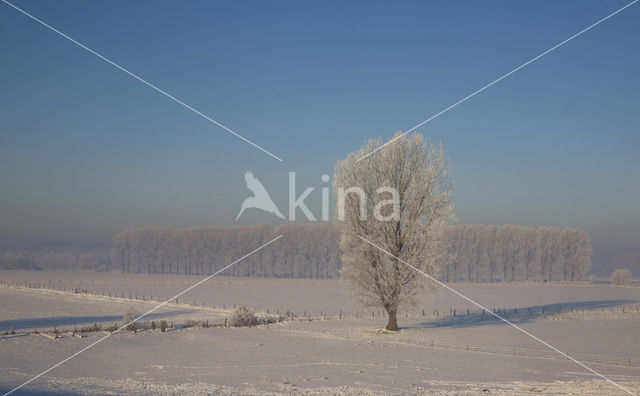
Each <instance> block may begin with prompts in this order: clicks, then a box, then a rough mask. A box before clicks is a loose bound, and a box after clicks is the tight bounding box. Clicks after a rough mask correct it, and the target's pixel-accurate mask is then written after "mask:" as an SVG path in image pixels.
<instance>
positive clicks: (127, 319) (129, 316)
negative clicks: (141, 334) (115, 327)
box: [122, 306, 138, 331]
mask: <svg viewBox="0 0 640 396" xmlns="http://www.w3.org/2000/svg"><path fill="white" fill-rule="evenodd" d="M137 317H138V312H137V311H136V309H135V308H134V307H132V306H128V307H127V308H126V309H125V310H124V314H123V315H122V320H123V321H124V324H126V325H127V327H126V329H127V330H129V331H136V329H137V325H136V323H135V322H132V321H133V320H134V319H135V318H137Z"/></svg>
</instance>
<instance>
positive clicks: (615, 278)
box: [611, 269, 631, 285]
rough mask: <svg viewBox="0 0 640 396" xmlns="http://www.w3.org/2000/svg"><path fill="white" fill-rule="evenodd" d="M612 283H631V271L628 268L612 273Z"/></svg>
mask: <svg viewBox="0 0 640 396" xmlns="http://www.w3.org/2000/svg"><path fill="white" fill-rule="evenodd" d="M611 283H613V284H614V285H628V284H629V283H631V271H629V270H627V269H617V270H615V271H613V274H611Z"/></svg>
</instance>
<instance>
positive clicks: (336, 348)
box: [0, 271, 640, 395]
mask: <svg viewBox="0 0 640 396" xmlns="http://www.w3.org/2000/svg"><path fill="white" fill-rule="evenodd" d="M0 279H1V280H2V281H3V283H4V284H3V285H2V286H1V287H0V301H1V304H0V332H2V333H5V332H7V333H9V330H10V328H11V327H12V326H13V329H14V332H15V334H3V335H2V336H0V356H1V357H2V358H1V359H0V391H5V392H6V391H9V390H11V389H12V388H13V387H15V386H17V385H20V384H21V383H23V382H24V381H26V380H28V379H30V378H31V377H32V376H34V375H37V374H39V373H40V372H42V371H44V370H45V369H47V368H49V367H50V366H52V365H54V364H56V363H58V362H59V361H61V360H63V359H64V358H66V357H68V356H70V355H72V354H73V353H75V352H77V351H79V350H81V349H82V348H84V347H85V346H87V345H90V344H91V343H92V342H95V341H97V340H98V339H100V337H104V336H105V335H106V334H107V333H105V332H102V331H100V332H84V333H82V334H83V336H84V337H82V338H81V337H74V336H72V333H71V331H72V330H73V328H74V327H76V328H77V329H81V328H83V327H89V326H91V325H93V324H94V323H96V324H98V325H99V326H100V327H106V326H112V325H113V324H114V323H118V324H121V323H122V314H123V311H124V310H125V308H127V307H129V306H134V307H135V309H136V310H137V311H138V312H145V311H147V310H149V309H151V308H153V307H154V306H156V305H157V304H158V303H159V301H161V300H162V299H163V298H165V299H166V298H169V297H171V296H173V295H175V294H177V293H178V292H180V291H182V290H184V289H186V288H187V287H188V286H189V285H191V284H193V283H195V282H197V281H198V280H200V279H201V278H199V277H186V276H185V277H175V276H173V277H171V276H149V275H122V274H115V273H92V272H26V271H2V272H0ZM7 283H13V284H15V283H22V284H23V285H24V286H16V285H12V286H9V285H7ZM451 286H452V287H454V288H455V289H456V290H458V291H460V292H462V293H463V294H465V295H467V296H469V297H470V298H473V299H475V300H477V301H478V302H480V303H481V304H483V305H485V306H486V307H487V308H490V309H493V308H496V309H499V310H500V312H501V314H503V315H505V316H508V317H509V318H510V320H512V321H513V322H515V323H517V324H518V325H519V326H521V327H522V328H524V329H525V330H527V331H528V332H530V333H532V334H534V335H536V336H538V337H540V338H541V339H543V340H544V341H546V342H548V343H549V344H551V345H553V346H555V347H557V348H558V349H560V350H561V351H563V352H566V353H569V355H571V356H573V357H574V358H576V359H578V360H580V361H582V362H583V363H585V364H586V365H587V366H589V367H591V368H593V369H594V370H596V371H597V372H599V373H601V374H603V375H604V376H606V377H608V378H610V379H611V380H613V381H615V382H617V383H619V384H621V385H623V386H625V387H627V388H628V389H629V390H631V391H632V392H634V393H638V392H640V343H639V342H638V334H640V312H638V304H640V288H637V287H613V286H604V285H587V284H581V285H560V284H529V285H525V284H511V285H509V284H505V285H488V284H452V285H451ZM35 287H40V288H35ZM53 288H56V289H63V290H52V289H53ZM65 289H66V290H65ZM70 289H71V290H72V289H78V291H80V290H84V291H86V292H87V293H74V292H73V291H70ZM109 293H111V297H109ZM129 293H131V294H132V298H131V299H129ZM102 294H105V296H103V295H102ZM116 294H117V295H118V297H115V295H116ZM123 295H124V297H125V298H122V296H123ZM136 295H137V297H138V299H137V300H136V299H135V297H136ZM143 295H144V298H145V301H143V300H142V296H143ZM151 297H153V300H149V298H151ZM194 303H195V304H196V305H194ZM203 303H204V306H203ZM234 305H245V306H247V307H248V308H251V309H256V310H258V311H260V314H261V315H267V312H266V311H267V310H269V315H273V314H275V313H276V312H278V313H280V314H284V313H285V312H286V311H290V312H293V313H294V315H295V316H294V317H293V319H287V320H285V321H283V322H280V323H276V324H272V325H265V326H258V327H252V328H234V327H225V326H223V325H224V323H225V319H228V318H230V317H231V315H232V313H233V306H234ZM467 308H469V309H470V312H469V314H468V315H467V311H466V310H467ZM543 309H544V312H543ZM453 310H456V315H455V316H453ZM305 311H306V312H305ZM423 311H424V315H423ZM305 314H306V315H305ZM380 315H381V313H380V312H377V311H376V312H372V311H371V310H367V311H364V310H358V309H357V308H356V307H355V306H353V305H352V304H351V303H350V301H349V297H348V293H346V292H345V290H344V288H343V286H342V285H341V283H340V281H337V280H308V279H307V280H297V279H295V280H292V279H256V278H229V277H216V278H213V279H211V280H210V281H208V282H206V283H205V284H203V285H201V286H199V287H198V288H196V289H194V290H192V291H191V292H189V293H188V294H187V295H185V296H183V297H181V298H180V299H179V301H178V304H176V303H175V301H172V302H171V303H170V304H167V305H166V306H164V307H162V308H160V309H159V310H157V311H155V312H154V313H153V314H152V316H151V317H148V318H145V319H143V322H145V321H148V322H150V321H152V320H153V321H154V322H155V323H159V322H160V321H161V320H166V321H167V322H169V323H171V322H173V324H174V327H173V328H170V329H168V330H167V332H165V333H161V332H160V331H159V330H158V329H155V330H152V329H146V330H139V331H138V332H137V333H135V334H133V333H131V332H122V333H118V334H114V335H112V336H111V337H109V338H107V339H105V340H104V341H103V342H101V343H99V344H97V345H95V346H94V347H93V348H91V349H88V350H87V351H85V352H83V353H82V354H80V355H78V356H77V357H75V358H73V359H72V360H70V361H68V362H66V363H64V364H63V365H61V366H59V367H57V368H56V369H54V370H52V371H51V372H49V373H47V374H45V375H44V376H42V377H41V378H38V379H36V380H35V381H33V382H32V383H31V384H29V385H27V386H26V387H25V388H24V389H22V390H20V391H19V392H16V393H17V394H33V395H47V394H149V395H151V394H264V393H267V394H424V393H428V394H536V393H542V394H549V393H553V394H562V393H571V394H593V395H596V394H624V393H623V391H622V390H621V389H620V388H617V387H615V386H614V385H612V384H611V383H608V382H606V381H604V380H602V379H600V378H599V377H597V376H595V375H593V374H592V373H590V372H588V371H587V370H586V369H584V368H582V367H580V366H579V365H578V364H576V363H574V362H572V361H570V360H567V359H566V358H565V357H563V356H561V355H560V354H558V353H556V352H553V351H551V350H550V349H548V348H547V347H545V346H544V345H542V344H540V343H539V342H537V341H535V340H533V339H531V338H529V337H527V336H526V335H525V334H523V333H521V332H519V331H518V330H516V329H515V328H513V327H511V326H509V325H507V324H505V323H503V322H500V321H499V320H496V319H492V317H491V316H490V315H488V314H487V313H485V315H483V314H482V312H481V311H479V310H478V309H477V308H476V307H473V306H471V304H469V303H467V302H466V301H464V300H462V299H461V298H460V297H457V296H455V295H453V294H452V293H450V292H447V291H446V290H444V291H442V292H440V293H439V294H437V295H435V296H432V299H431V300H430V301H429V302H428V303H425V304H423V305H421V306H419V307H417V308H416V309H415V310H414V311H413V312H411V313H408V314H407V315H402V316H401V317H400V320H399V324H400V326H401V327H402V330H401V331H400V332H398V333H389V332H385V331H381V330H380V329H381V328H382V327H383V326H384V324H385V318H384V317H381V316H380ZM374 316H375V317H374ZM207 321H208V323H209V324H210V326H209V327H202V326H201V325H200V324H202V323H203V322H207ZM188 322H193V323H197V324H199V325H198V326H196V327H186V326H185V325H186V324H187V323H188ZM53 326H56V328H57V329H58V330H59V334H60V337H59V338H57V339H53V338H52V337H51V335H52V334H53V333H50V331H51V330H52V329H53ZM34 328H37V330H38V332H39V333H40V334H34ZM47 332H49V333H47ZM42 333H45V334H44V335H43V334H42Z"/></svg>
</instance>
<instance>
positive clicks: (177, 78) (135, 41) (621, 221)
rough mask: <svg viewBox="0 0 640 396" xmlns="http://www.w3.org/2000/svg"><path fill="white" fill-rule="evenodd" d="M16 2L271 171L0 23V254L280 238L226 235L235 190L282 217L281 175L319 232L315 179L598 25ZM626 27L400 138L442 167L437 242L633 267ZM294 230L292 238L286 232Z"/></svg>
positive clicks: (550, 9)
mask: <svg viewBox="0 0 640 396" xmlns="http://www.w3.org/2000/svg"><path fill="white" fill-rule="evenodd" d="M16 4H17V5H18V6H20V7H24V8H25V9H26V10H27V11H29V12H32V13H33V14H34V15H37V16H39V17H41V18H42V19H43V20H45V21H47V22H48V23H50V24H51V25H52V26H54V27H56V28H59V29H60V30H61V31H63V32H65V33H66V34H68V35H70V36H71V37H73V38H74V39H76V40H78V41H80V42H81V43H83V44H85V45H87V46H88V47H90V48H92V49H94V50H96V51H98V52H99V53H101V54H103V55H104V56H106V57H108V58H109V59H113V61H115V62H117V63H118V64H120V65H122V66H123V67H125V68H128V69H131V70H132V71H133V72H135V73H137V74H139V75H140V76H141V77H142V78H144V79H147V80H148V81H150V82H152V83H153V84H156V85H157V86H158V87H159V88H161V89H163V90H165V91H166V92H168V93H170V94H171V95H175V96H176V97H177V98H180V99H181V100H184V101H185V102H186V103H188V104H189V105H191V106H193V107H195V108H196V109H198V110H199V111H202V112H203V113H204V114H206V115H208V116H211V117H212V118H214V119H216V120H217V121H219V122H221V123H222V124H224V125H226V126H229V127H230V128H231V129H233V130H234V131H237V132H238V133H239V134H240V135H242V136H244V137H246V138H248V139H250V140H251V141H253V142H256V143H257V144H258V145H260V146H261V147H265V148H266V149H268V150H269V151H270V152H273V153H274V154H276V155H278V156H279V157H280V158H282V159H283V161H282V162H279V161H277V160H275V159H274V158H272V157H270V156H269V155H266V154H265V153H264V152H261V151H260V150H258V149H256V148H254V147H252V146H250V145H248V144H246V142H243V141H242V140H240V139H238V138H237V137H235V136H233V135H231V134H230V133H227V132H226V131H224V130H223V129H221V128H219V127H217V126H215V125H213V124H211V123H210V122H208V121H206V120H204V119H202V118H201V117H199V116H197V115H196V114H194V113H193V112H191V111H189V110H187V109H185V108H184V107H181V106H180V105H179V104H177V103H175V102H173V101H171V100H170V99H168V98H167V97H165V96H163V95H161V94H159V93H158V92H155V91H154V90H152V89H150V88H149V87H148V86H145V85H144V84H142V83H140V82H139V81H136V80H135V79H133V78H131V77H130V76H128V75H127V74H125V73H123V72H122V71H120V70H118V69H116V68H114V67H113V66H112V65H109V64H108V63H106V62H104V61H103V60H101V59H99V58H97V57H95V56H94V55H92V54H90V53H88V52H87V51H85V50H83V49H82V48H79V47H78V46H76V45H74V44H73V43H70V42H69V41H68V40H65V39H64V38H62V37H60V36H58V35H56V34H55V33H53V32H51V31H50V30H47V29H45V28H43V27H42V26H37V24H34V22H33V21H32V20H29V19H28V18H27V17H25V16H24V15H20V14H18V13H15V12H2V13H0V32H2V33H3V34H0V50H1V51H2V53H3V54H5V55H4V56H3V59H2V61H1V65H0V69H1V70H2V75H3V77H2V78H1V79H0V183H1V186H2V193H1V194H0V248H1V249H8V250H10V249H26V250H29V249H47V248H60V247H87V248H94V247H95V248H108V247H109V246H110V245H111V239H112V237H113V236H114V235H116V234H117V233H119V232H121V231H124V230H127V229H132V228H138V227H144V226H166V227H192V226H200V225H258V224H267V225H273V226H275V225H278V224H283V221H282V220H280V219H278V218H276V217H275V216H273V215H271V214H268V213H262V212H259V211H257V210H247V212H246V213H244V214H243V216H242V217H240V219H239V220H238V221H237V222H236V221H235V217H236V216H237V214H238V212H239V210H240V205H241V203H242V201H243V200H244V199H245V198H247V197H248V196H249V195H250V194H251V193H250V191H249V190H248V189H247V186H246V184H245V182H244V179H243V174H244V172H245V171H252V172H253V173H254V175H255V176H256V177H257V178H258V179H259V180H260V181H261V182H262V183H263V184H264V185H265V187H266V188H267V190H268V191H269V194H270V196H271V198H272V199H273V201H274V202H275V203H276V205H277V206H278V207H279V208H280V209H281V210H282V211H283V213H284V214H285V216H286V215H287V213H288V212H287V204H288V201H289V197H288V173H289V172H291V171H295V172H296V177H297V179H296V184H297V185H296V195H297V196H299V195H300V194H301V193H302V191H303V190H304V189H305V188H307V187H314V190H313V192H312V193H311V194H310V195H309V198H308V199H306V200H305V202H306V204H307V205H308V206H309V208H310V209H311V211H312V212H313V213H314V214H315V215H316V217H317V218H320V212H321V189H322V188H323V187H329V188H331V181H329V182H328V183H326V182H323V181H322V180H321V176H322V175H324V174H328V175H330V176H332V175H333V167H334V165H335V163H336V162H337V161H339V160H341V159H343V158H344V157H345V156H346V155H347V153H349V152H352V151H353V150H354V149H356V148H358V147H360V146H361V145H362V143H363V142H365V141H366V140H367V139H369V138H372V137H374V138H375V137H381V138H382V139H383V140H387V139H388V138H390V137H391V136H393V134H394V133H395V132H396V131H398V130H408V129H410V128H411V127H413V126H414V125H416V124H417V123H419V122H421V121H423V120H424V119H426V118H428V117H429V116H431V115H433V114H435V113H437V112H438V111H440V110H442V109H443V108H445V107H447V106H449V105H451V104H452V103H455V102H456V101H457V100H459V99H460V98H463V97H465V96H466V95H468V94H470V93H472V92H473V91H475V90H476V89H478V88H480V87H482V86H483V85H484V84H486V83H488V82H490V81H492V80H494V79H495V78H497V77H499V76H500V75H502V74H504V73H506V72H508V71H509V70H512V69H513V68H514V67H516V66H518V65H520V64H522V62H524V61H526V60H528V59H530V58H532V57H533V56H535V55H537V54H539V53H540V52H541V51H543V50H544V49H547V48H549V47H550V46H552V45H554V44H557V43H558V42H559V41H560V40H563V39H565V38H567V37H569V36H570V35H571V34H574V33H575V32H576V31H579V30H580V29H583V28H584V27H586V26H587V25H588V24H590V23H592V22H593V21H594V20H597V19H598V18H600V17H601V16H602V15H606V14H607V13H609V12H611V10H610V8H611V7H610V5H609V4H607V3H602V2H597V1H593V2H591V1H590V2H583V3H580V5H581V6H580V7H575V6H574V5H573V4H571V3H562V4H551V3H550V4H535V3H532V4H525V3H508V4H498V3H488V4H477V3H474V2H468V3H465V5H464V7H460V8H458V7H448V6H447V5H446V4H421V3H415V4H414V5H412V7H389V6H387V5H385V4H384V3H379V4H375V5H374V4H372V5H371V6H370V7H366V8H365V9H363V8H361V7H359V6H357V5H355V4H340V5H338V4H336V3H326V4H307V5H306V6H305V7H302V6H301V5H296V4H295V3H291V4H288V5H287V12H283V9H282V7H284V5H280V6H277V5H273V4H253V5H252V6H251V7H247V6H246V5H243V4H234V3H230V4H218V3H207V2H203V3H202V4H198V6H197V7H192V8H180V7H175V6H174V5H172V4H171V3H158V4H156V5H155V6H154V7H153V9H152V10H150V9H149V7H148V5H147V4H146V3H143V2H142V3H136V4H129V5H128V6H127V7H108V6H107V4H101V3H78V4H75V3H74V7H58V6H57V5H55V4H50V3H46V2H41V3H40V2H39V3H29V2H24V1H16ZM196 8H197V9H198V12H197V13H195V12H193V9H196ZM336 8H338V9H339V10H336ZM454 8H455V9H454ZM7 10H8V9H7ZM337 11H339V12H337ZM639 12H640V11H638V9H636V8H635V7H632V8H630V9H629V10H628V11H626V12H624V13H621V14H620V15H618V16H616V20H615V23H610V24H609V23H603V24H602V25H600V26H598V27H596V28H594V29H593V31H590V32H587V33H585V34H584V35H583V36H581V37H580V38H579V39H576V40H574V41H572V42H570V43H568V44H566V45H564V46H563V47H561V48H559V49H557V50H556V51H554V52H552V53H550V54H548V55H546V56H545V57H544V58H541V59H540V60H538V61H536V62H534V63H532V64H531V65H529V66H527V67H526V68H525V69H523V70H520V71H519V72H518V73H515V74H514V75H512V76H510V77H508V78H506V79H505V80H504V81H501V82H500V83H498V84H496V85H495V86H493V87H491V88H489V89H488V90H487V91H486V92H482V93H481V94H479V95H477V96H476V97H473V98H472V99H470V100H468V101H466V102H465V103H463V104H461V105H460V106H459V107H456V108H455V109H453V110H451V111H450V112H448V113H446V114H444V115H442V116H441V117H438V118H437V119H434V120H433V121H432V122H430V123H428V124H426V125H424V126H423V127H421V128H419V129H418V130H417V131H416V132H418V133H421V134H423V135H424V136H425V137H428V138H429V139H430V140H431V141H432V142H441V143H442V144H443V147H444V151H445V153H446V155H447V156H448V157H449V161H450V165H451V168H452V170H453V173H452V180H453V182H454V195H453V201H454V203H455V205H456V208H455V215H456V218H457V223H456V224H485V225H486V224H497V225H502V224H515V225H523V226H530V227H540V226H554V227H560V228H564V227H576V228H580V229H583V230H584V231H586V232H587V233H588V234H589V235H590V236H591V240H592V245H593V250H594V256H593V267H594V268H597V267H603V266H609V265H610V264H611V262H612V261H613V260H615V259H616V257H618V256H619V255H624V254H629V253H640V200H639V199H638V198H637V197H638V196H640V133H639V131H638V125H640V113H639V112H638V111H637V108H638V104H639V103H640V99H639V98H638V88H640V76H638V74H637V70H639V69H640V55H639V54H638V51H637V48H639V47H640V37H639V36H638V35H637V34H636V33H635V30H636V29H637V28H636V23H637V20H638V15H639V14H638V13H639ZM147 13H151V14H150V15H151V16H152V17H151V18H140V17H139V16H140V15H146V14H147ZM237 15H242V18H237V17H235V18H234V17H233V16H237ZM505 15H509V18H505V17H504V16H505ZM212 18H214V21H215V23H212ZM187 20H188V21H189V22H188V23H185V21H187ZM114 21H117V23H114ZM354 21H356V22H357V23H355V24H354ZM541 27H544V28H541ZM8 32H12V33H11V34H9V33H8ZM15 32H19V36H18V35H17V34H16V33H15ZM622 39H624V40H622ZM381 54H384V56H382V55H381ZM329 196H330V197H333V194H332V193H330V194H329ZM334 204H335V203H334V202H333V199H332V198H331V202H330V208H331V210H333V206H334ZM332 213H333V212H332ZM297 220H298V221H301V222H304V221H306V219H305V218H304V216H303V215H302V213H300V212H298V216H297ZM607 268H608V267H607Z"/></svg>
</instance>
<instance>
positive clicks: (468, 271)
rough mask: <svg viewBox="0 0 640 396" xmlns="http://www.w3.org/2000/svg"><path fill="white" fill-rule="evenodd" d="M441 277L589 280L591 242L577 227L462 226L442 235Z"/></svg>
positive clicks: (504, 280) (505, 279)
mask: <svg viewBox="0 0 640 396" xmlns="http://www.w3.org/2000/svg"><path fill="white" fill-rule="evenodd" d="M442 245H443V253H442V256H441V258H442V262H441V265H440V271H441V273H440V275H441V277H442V278H443V279H444V280H446V281H454V282H455V281H456V280H466V281H475V282H479V281H485V282H495V281H501V282H512V281H517V280H522V281H532V280H537V281H545V282H546V281H565V282H566V281H576V280H584V279H585V278H586V275H587V273H588V272H589V270H590V268H591V256H592V248H591V240H590V238H589V235H588V234H587V233H586V232H584V231H582V230H580V229H577V228H556V227H539V228H533V227H524V226H517V225H503V226H494V225H488V226H484V225H460V226H454V227H449V228H448V229H447V231H446V233H445V236H444V238H443V244H442Z"/></svg>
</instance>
